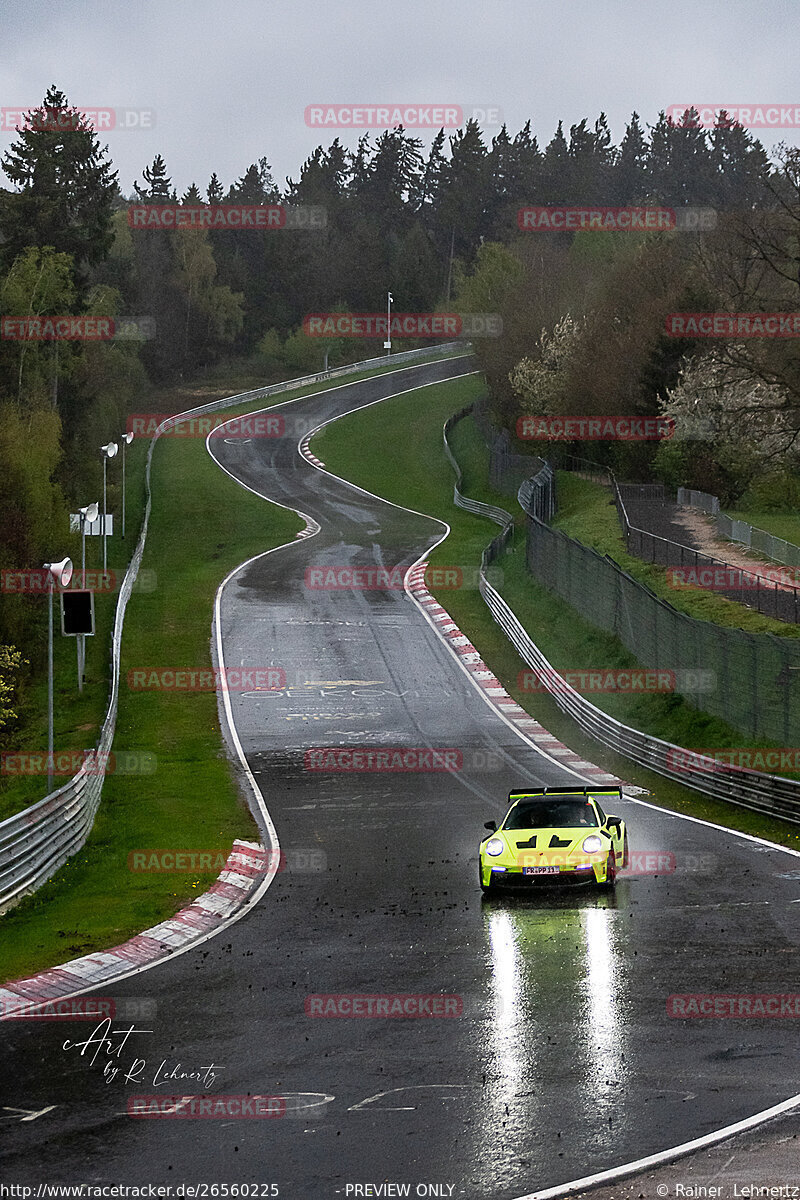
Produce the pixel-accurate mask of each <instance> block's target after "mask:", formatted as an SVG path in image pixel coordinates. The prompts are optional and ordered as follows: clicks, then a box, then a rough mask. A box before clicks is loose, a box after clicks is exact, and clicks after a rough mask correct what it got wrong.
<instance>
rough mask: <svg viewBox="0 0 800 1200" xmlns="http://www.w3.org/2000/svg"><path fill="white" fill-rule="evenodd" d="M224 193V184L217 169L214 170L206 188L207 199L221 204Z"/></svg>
mask: <svg viewBox="0 0 800 1200" xmlns="http://www.w3.org/2000/svg"><path fill="white" fill-rule="evenodd" d="M223 195H224V192H223V190H222V184H221V183H220V181H219V179H218V178H217V173H216V171H212V173H211V178H210V179H209V181H208V187H207V189H206V200H207V202H208V203H209V204H221V203H222V197H223Z"/></svg>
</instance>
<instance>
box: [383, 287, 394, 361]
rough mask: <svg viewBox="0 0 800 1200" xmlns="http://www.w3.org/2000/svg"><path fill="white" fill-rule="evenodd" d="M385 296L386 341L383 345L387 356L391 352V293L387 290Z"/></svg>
mask: <svg viewBox="0 0 800 1200" xmlns="http://www.w3.org/2000/svg"><path fill="white" fill-rule="evenodd" d="M386 297H387V299H386V341H385V342H384V344H383V345H384V349H385V351H386V357H387V358H388V357H389V355H390V354H391V353H392V300H393V296H392V293H391V292H387V293H386Z"/></svg>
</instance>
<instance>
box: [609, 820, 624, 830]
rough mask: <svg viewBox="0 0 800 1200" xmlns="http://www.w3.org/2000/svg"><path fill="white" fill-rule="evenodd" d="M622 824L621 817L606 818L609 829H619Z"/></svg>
mask: <svg viewBox="0 0 800 1200" xmlns="http://www.w3.org/2000/svg"><path fill="white" fill-rule="evenodd" d="M621 824H622V818H621V817H606V825H607V826H608V828H609V829H619V827H620V825H621Z"/></svg>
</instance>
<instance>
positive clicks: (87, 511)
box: [76, 502, 100, 692]
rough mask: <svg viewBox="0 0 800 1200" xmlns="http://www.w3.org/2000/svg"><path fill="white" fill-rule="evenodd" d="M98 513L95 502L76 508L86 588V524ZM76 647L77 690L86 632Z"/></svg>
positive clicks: (78, 639)
mask: <svg viewBox="0 0 800 1200" xmlns="http://www.w3.org/2000/svg"><path fill="white" fill-rule="evenodd" d="M99 515H100V506H99V505H98V504H97V503H96V502H95V503H93V504H87V505H86V506H85V507H84V508H79V509H78V516H79V517H80V519H81V587H82V588H84V589H85V588H86V524H87V522H88V523H89V525H94V523H95V521H96V520H97V518H98V517H99ZM76 644H77V647H78V691H79V692H82V691H83V673H84V670H85V667H86V634H85V633H79V634H78V637H77V639H76Z"/></svg>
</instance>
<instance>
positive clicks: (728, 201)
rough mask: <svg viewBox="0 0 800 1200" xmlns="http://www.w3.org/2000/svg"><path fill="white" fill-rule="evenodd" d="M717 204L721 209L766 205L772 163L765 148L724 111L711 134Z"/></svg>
mask: <svg viewBox="0 0 800 1200" xmlns="http://www.w3.org/2000/svg"><path fill="white" fill-rule="evenodd" d="M711 166H712V170H713V174H714V192H715V196H714V204H715V206H716V207H717V208H721V209H729V210H730V209H749V208H752V207H753V206H754V205H755V204H757V203H758V202H759V201H761V202H763V198H764V183H765V182H766V180H768V179H769V176H770V171H771V168H770V162H769V158H768V156H767V153H766V151H765V150H764V147H763V146H762V145H761V143H760V142H759V141H758V139H757V138H754V137H752V135H751V134H749V133H748V132H747V130H746V129H744V128H743V126H741V125H738V124H737V123H736V122H735V121H732V120H731V119H730V117H729V116H728V114H727V113H726V112H725V111H724V110H721V111H720V112H719V113H718V114H717V120H716V124H715V125H714V128H713V129H712V131H711Z"/></svg>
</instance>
